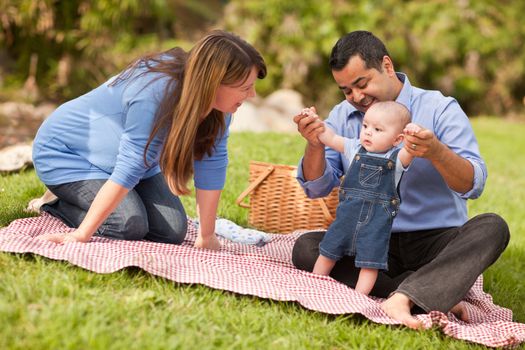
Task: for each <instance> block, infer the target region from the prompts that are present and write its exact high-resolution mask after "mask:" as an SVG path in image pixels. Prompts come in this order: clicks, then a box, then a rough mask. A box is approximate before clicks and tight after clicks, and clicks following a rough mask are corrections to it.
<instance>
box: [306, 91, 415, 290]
mask: <svg viewBox="0 0 525 350" xmlns="http://www.w3.org/2000/svg"><path fill="white" fill-rule="evenodd" d="M302 113H303V114H307V115H311V116H315V117H317V115H316V113H315V109H314V108H313V107H311V108H306V109H304V110H303V112H302ZM410 120H411V117H410V112H409V111H408V109H407V108H406V107H405V106H403V105H401V104H399V103H397V102H393V101H387V102H376V103H374V104H373V105H372V106H371V107H370V108H369V109H368V110H367V112H366V114H365V115H364V119H363V124H362V127H361V132H360V135H359V139H356V138H355V139H354V138H346V137H342V136H339V135H336V134H335V133H334V131H333V130H332V129H330V128H329V127H326V126H325V130H324V132H323V133H321V134H320V135H319V140H320V141H321V142H322V143H323V144H325V145H326V146H328V147H330V148H332V149H334V150H336V151H338V152H341V153H342V154H344V156H345V157H347V158H348V160H349V162H350V167H349V168H348V170H347V171H346V174H345V177H344V180H343V181H342V183H341V186H340V189H339V205H338V207H337V212H336V219H335V221H334V222H333V223H332V224H331V225H330V227H329V228H328V231H327V232H326V234H325V236H324V238H323V240H322V241H321V243H320V245H319V252H320V255H319V258H318V259H317V261H316V263H315V266H314V270H313V272H314V273H316V274H320V275H328V274H330V271H331V270H332V268H333V266H334V265H335V263H336V261H337V260H339V259H341V258H342V257H343V256H344V255H348V256H354V257H355V266H356V267H358V268H360V272H359V279H358V281H357V285H356V287H355V289H356V290H357V291H358V292H361V293H363V294H369V293H370V291H371V290H372V288H373V286H374V284H375V282H376V279H377V274H378V270H379V269H383V270H386V269H387V268H388V265H387V260H388V247H389V241H390V233H391V229H392V221H393V219H394V217H395V216H396V214H397V212H398V210H399V205H400V203H401V200H400V198H399V194H398V190H397V186H398V184H399V180H400V179H401V176H402V174H403V172H404V171H405V170H407V167H408V166H409V164H410V163H411V161H412V159H413V156H412V155H410V154H409V153H408V151H406V150H405V149H403V148H401V147H400V144H401V143H402V142H403V139H404V134H407V133H409V134H416V133H418V132H419V131H420V130H421V128H420V127H419V126H418V125H416V124H413V123H411V122H410Z"/></svg>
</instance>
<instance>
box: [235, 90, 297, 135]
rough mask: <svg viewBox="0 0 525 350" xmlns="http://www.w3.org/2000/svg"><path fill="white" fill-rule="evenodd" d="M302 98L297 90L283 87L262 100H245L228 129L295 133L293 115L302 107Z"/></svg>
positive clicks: (295, 127)
mask: <svg viewBox="0 0 525 350" xmlns="http://www.w3.org/2000/svg"><path fill="white" fill-rule="evenodd" d="M302 100H303V98H302V96H301V95H300V94H299V93H298V92H296V91H294V90H289V89H283V90H277V91H275V92H274V93H272V94H270V95H268V96H267V97H266V98H265V99H264V100H262V101H258V100H255V101H246V102H244V103H243V104H242V106H241V107H240V108H239V109H238V110H237V112H236V113H235V115H234V119H233V122H232V125H231V126H230V131H232V132H236V131H252V132H265V131H273V132H285V133H295V132H297V125H296V124H295V123H294V122H293V117H294V116H295V115H296V114H298V113H299V112H300V111H301V110H302V109H303V108H304V105H303V102H302Z"/></svg>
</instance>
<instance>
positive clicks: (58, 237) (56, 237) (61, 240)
mask: <svg viewBox="0 0 525 350" xmlns="http://www.w3.org/2000/svg"><path fill="white" fill-rule="evenodd" d="M38 239H41V240H43V241H50V242H54V243H58V244H65V243H74V242H81V243H85V242H89V240H90V239H91V236H87V235H85V234H83V233H82V232H79V230H75V231H73V232H68V233H48V234H45V235H42V236H38Z"/></svg>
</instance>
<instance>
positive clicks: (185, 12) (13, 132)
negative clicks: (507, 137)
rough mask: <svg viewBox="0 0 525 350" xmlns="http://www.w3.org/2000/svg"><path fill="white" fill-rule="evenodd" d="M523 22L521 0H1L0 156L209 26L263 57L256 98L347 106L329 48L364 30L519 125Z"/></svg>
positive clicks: (400, 65) (421, 80)
mask: <svg viewBox="0 0 525 350" xmlns="http://www.w3.org/2000/svg"><path fill="white" fill-rule="evenodd" d="M523 13H525V2H524V1H521V0H517V1H505V0H498V1H496V0H494V1H492V0H482V1H469V0H427V1H404V0H382V1H372V0H352V1H350V0H346V1H344V0H331V1H317V0H315V1H314V0H230V1H227V0H67V1H58V0H0V148H2V147H5V146H7V145H9V144H13V143H15V142H19V141H26V140H27V139H31V138H32V137H33V135H34V131H35V130H36V128H37V127H38V125H40V123H41V121H42V120H43V118H45V117H46V116H47V115H48V114H49V113H50V112H51V111H52V110H53V109H54V108H55V107H56V105H57V104H60V103H61V102H64V101H66V100H68V99H71V98H74V97H76V96H79V95H80V94H83V93H85V92H87V91H88V90H90V89H92V88H94V87H96V86H97V85H99V84H100V83H102V82H104V81H105V80H106V79H107V78H109V77H110V76H112V75H114V74H116V73H118V72H119V71H120V70H121V69H123V68H124V67H125V66H126V65H127V64H128V63H130V62H131V61H132V60H133V59H134V58H137V57H138V56H141V55H143V54H145V53H150V52H154V51H160V50H164V49H167V48H171V47H173V46H181V47H183V48H185V49H189V48H190V47H191V46H192V44H193V42H195V41H196V40H197V39H198V38H199V37H201V36H202V34H203V33H205V32H206V31H208V30H210V29H213V28H222V29H226V30H229V31H233V32H235V33H237V34H238V35H240V36H242V37H243V38H244V39H246V40H247V41H248V42H250V43H251V44H253V45H254V46H255V47H256V48H257V49H258V50H259V51H260V52H261V53H262V54H263V56H264V57H265V60H266V62H267V65H268V68H269V70H268V77H267V78H266V79H265V80H263V81H260V82H258V86H257V90H258V93H259V95H260V96H261V97H260V98H264V97H266V96H268V95H270V94H272V93H273V92H275V91H277V90H280V89H290V90H293V91H296V92H297V93H298V94H300V96H301V98H302V103H303V104H304V105H307V106H309V105H315V106H317V108H318V110H319V111H320V112H321V113H320V114H321V115H323V116H326V113H327V112H328V111H329V109H330V107H331V106H332V105H334V104H335V103H337V102H338V101H340V100H341V99H342V98H343V95H342V94H341V92H340V91H339V90H338V88H337V86H336V84H334V82H333V79H332V76H331V74H330V70H329V68H328V65H327V61H328V56H329V54H330V51H331V48H332V47H333V45H334V44H335V42H336V41H337V39H338V38H339V37H340V36H341V35H343V34H345V33H347V32H349V31H352V30H356V29H366V30H370V31H372V32H374V33H375V34H376V35H377V36H378V37H380V38H381V39H382V40H383V41H384V42H385V44H386V45H387V48H388V49H389V51H390V55H391V56H392V58H393V60H394V64H395V66H396V70H398V71H403V72H405V73H407V74H408V76H409V78H410V80H411V82H412V84H413V85H416V86H419V87H423V88H427V89H438V90H441V91H442V92H443V93H444V94H445V95H450V96H454V97H455V98H457V99H458V100H459V102H460V104H461V105H462V107H463V108H464V109H465V111H466V112H467V114H468V115H469V116H471V117H475V116H478V115H493V116H498V117H501V118H514V119H522V120H525V117H523V111H524V104H525V99H524V96H525V79H524V78H525V50H523V43H524V42H525V21H524V20H523V18H522V17H523Z"/></svg>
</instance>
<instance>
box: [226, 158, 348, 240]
mask: <svg viewBox="0 0 525 350" xmlns="http://www.w3.org/2000/svg"><path fill="white" fill-rule="evenodd" d="M296 176H297V167H295V166H290V165H279V164H270V163H264V162H257V161H251V162H250V178H249V182H250V184H249V186H248V188H246V190H244V191H243V192H242V193H241V194H240V195H239V198H237V200H236V203H237V204H238V205H240V206H241V207H244V208H249V209H250V212H249V215H248V223H249V224H250V225H251V226H253V227H255V228H256V229H258V230H261V231H265V232H273V233H291V232H294V231H296V230H315V229H326V228H327V227H328V226H329V225H330V224H331V223H332V221H333V220H334V218H335V210H336V207H337V204H338V195H337V188H335V189H334V190H333V191H332V192H331V193H330V194H329V195H328V196H327V197H325V198H316V199H310V198H308V197H306V195H305V194H304V191H303V189H302V188H301V186H300V185H299V183H298V182H297V180H296ZM248 195H250V203H249V204H246V203H244V202H243V199H244V198H245V197H246V196H248Z"/></svg>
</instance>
